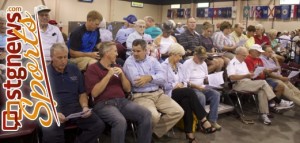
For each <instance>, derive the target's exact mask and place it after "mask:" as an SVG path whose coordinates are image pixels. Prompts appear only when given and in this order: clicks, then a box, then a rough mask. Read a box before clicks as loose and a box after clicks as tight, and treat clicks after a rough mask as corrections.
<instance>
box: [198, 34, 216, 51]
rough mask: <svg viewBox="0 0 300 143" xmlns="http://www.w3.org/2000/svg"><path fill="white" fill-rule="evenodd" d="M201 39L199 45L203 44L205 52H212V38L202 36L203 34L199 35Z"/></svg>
mask: <svg viewBox="0 0 300 143" xmlns="http://www.w3.org/2000/svg"><path fill="white" fill-rule="evenodd" d="M200 39H201V46H203V47H204V48H205V49H206V51H207V52H212V48H213V47H214V44H213V40H212V39H211V37H207V38H206V37H204V36H203V35H200Z"/></svg>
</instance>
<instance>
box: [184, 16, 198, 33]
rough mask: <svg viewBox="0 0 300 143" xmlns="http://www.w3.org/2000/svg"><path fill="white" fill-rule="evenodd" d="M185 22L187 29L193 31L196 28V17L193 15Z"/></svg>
mask: <svg viewBox="0 0 300 143" xmlns="http://www.w3.org/2000/svg"><path fill="white" fill-rule="evenodd" d="M186 24H187V28H188V30H190V31H194V30H195V29H196V19H195V18H194V17H191V18H189V19H187V22H186Z"/></svg>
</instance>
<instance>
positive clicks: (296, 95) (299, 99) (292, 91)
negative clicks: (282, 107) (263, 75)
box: [273, 79, 300, 106]
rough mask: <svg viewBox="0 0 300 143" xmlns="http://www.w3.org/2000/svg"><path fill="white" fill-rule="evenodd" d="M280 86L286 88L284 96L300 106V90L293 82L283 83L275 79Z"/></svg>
mask: <svg viewBox="0 0 300 143" xmlns="http://www.w3.org/2000/svg"><path fill="white" fill-rule="evenodd" d="M273 80H274V81H275V82H277V83H278V84H280V85H282V86H283V87H284V91H283V96H285V97H286V98H287V99H289V100H291V101H294V102H295V103H296V104H297V105H299V106H300V90H299V89H298V88H297V87H295V86H294V85H293V84H292V83H291V82H289V81H288V82H283V81H281V80H278V79H273Z"/></svg>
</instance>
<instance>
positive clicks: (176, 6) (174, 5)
mask: <svg viewBox="0 0 300 143" xmlns="http://www.w3.org/2000/svg"><path fill="white" fill-rule="evenodd" d="M180 7H181V5H180V4H171V9H177V8H180Z"/></svg>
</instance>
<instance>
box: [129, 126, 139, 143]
mask: <svg viewBox="0 0 300 143" xmlns="http://www.w3.org/2000/svg"><path fill="white" fill-rule="evenodd" d="M130 126H131V129H132V136H133V140H134V142H136V141H137V137H136V130H135V126H134V123H133V122H131V123H130Z"/></svg>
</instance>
